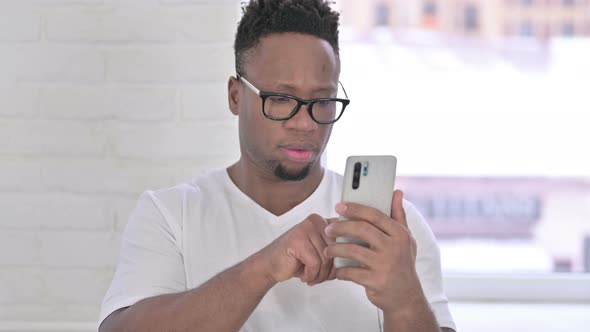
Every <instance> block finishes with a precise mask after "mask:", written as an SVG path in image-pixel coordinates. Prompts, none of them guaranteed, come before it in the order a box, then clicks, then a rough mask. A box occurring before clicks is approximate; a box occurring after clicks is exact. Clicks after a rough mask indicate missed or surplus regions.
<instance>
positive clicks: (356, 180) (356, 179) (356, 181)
mask: <svg viewBox="0 0 590 332" xmlns="http://www.w3.org/2000/svg"><path fill="white" fill-rule="evenodd" d="M361 168H362V165H361V163H355V164H354V172H353V176H352V189H358V187H359V185H360V180H361Z"/></svg>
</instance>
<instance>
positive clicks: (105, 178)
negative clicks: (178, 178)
mask: <svg viewBox="0 0 590 332" xmlns="http://www.w3.org/2000/svg"><path fill="white" fill-rule="evenodd" d="M174 171H175V170H174V168H173V167H172V166H164V165H158V164H150V163H146V162H145V161H123V160H102V159H88V160H50V161H46V162H45V163H43V167H42V169H41V180H42V184H43V186H44V187H45V188H48V189H49V190H54V191H62V192H70V193H89V194H99V193H100V194H113V195H114V194H119V195H127V196H129V195H131V196H132V197H136V196H137V195H139V194H140V193H141V192H143V191H145V190H147V189H156V188H162V187H168V186H170V185H173V184H174V182H173V181H172V177H173V174H174Z"/></svg>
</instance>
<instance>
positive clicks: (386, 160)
mask: <svg viewBox="0 0 590 332" xmlns="http://www.w3.org/2000/svg"><path fill="white" fill-rule="evenodd" d="M356 163H360V164H361V169H360V174H359V176H358V187H357V188H356V189H355V188H354V187H353V182H354V176H355V175H354V173H355V164H356ZM396 166H397V159H396V158H395V157H394V156H350V157H348V159H347V160H346V169H345V171H344V184H343V185H344V187H343V188H342V201H343V202H354V203H359V204H362V205H366V206H369V207H372V208H375V209H378V210H380V211H381V212H383V213H385V214H386V215H388V216H389V215H391V200H392V198H393V189H394V187H395V172H396ZM340 220H341V221H345V222H348V219H347V218H343V217H340ZM351 222H354V221H351ZM336 242H338V243H356V244H359V245H362V246H368V244H367V243H365V242H363V241H361V240H359V239H355V238H348V237H338V238H336ZM334 265H335V266H336V267H337V268H340V267H344V266H357V267H358V266H360V264H359V263H358V262H356V261H354V260H351V259H348V258H343V257H336V258H334Z"/></svg>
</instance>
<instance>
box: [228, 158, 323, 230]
mask: <svg viewBox="0 0 590 332" xmlns="http://www.w3.org/2000/svg"><path fill="white" fill-rule="evenodd" d="M222 173H223V175H222V176H223V182H224V184H225V186H226V187H227V188H228V190H230V192H231V193H232V194H233V195H235V197H238V198H239V199H241V200H243V201H244V202H246V203H247V204H249V205H251V208H252V210H253V211H255V212H256V213H258V214H260V216H261V217H263V218H265V219H266V220H269V221H272V222H276V223H277V224H278V225H279V226H280V225H283V224H285V223H284V222H288V221H291V220H293V219H294V218H297V217H300V218H301V217H302V215H303V217H305V216H307V215H308V214H309V211H311V206H312V204H313V202H314V201H315V200H316V197H318V196H320V195H322V193H323V192H325V191H326V187H327V186H328V183H327V182H328V170H327V169H325V168H324V174H323V176H322V180H321V181H320V184H319V185H318V187H317V188H316V189H315V190H314V192H313V193H312V194H311V195H309V197H307V198H306V199H305V200H304V201H303V202H301V203H299V204H298V205H297V206H295V207H293V208H292V209H291V210H289V211H287V212H285V213H283V214H282V215H280V216H277V215H274V214H273V213H271V212H270V211H268V210H267V209H265V208H264V207H262V206H261V205H260V204H258V203H257V202H256V201H254V200H253V199H252V198H250V196H248V195H246V194H245V193H244V192H243V191H242V190H241V189H240V188H238V186H237V185H236V184H235V183H234V182H233V180H232V179H231V178H230V176H229V173H228V172H227V169H223V170H222ZM298 221H301V220H298Z"/></svg>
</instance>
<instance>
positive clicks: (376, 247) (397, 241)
mask: <svg viewBox="0 0 590 332" xmlns="http://www.w3.org/2000/svg"><path fill="white" fill-rule="evenodd" d="M402 200H403V193H402V192H401V191H399V190H396V191H395V192H394V194H393V199H392V203H391V206H392V213H391V216H388V215H385V214H384V213H382V212H381V211H379V210H377V209H373V208H370V207H367V206H363V205H360V204H355V203H340V204H338V205H337V206H336V211H337V212H338V213H339V214H340V215H342V216H344V217H348V218H349V219H351V220H353V221H351V222H348V221H347V222H336V223H332V224H330V225H329V226H328V227H326V230H325V231H326V234H327V235H328V236H330V237H337V236H345V237H353V238H358V239H361V240H363V241H365V242H367V243H368V244H369V247H368V248H366V247H363V246H360V245H358V244H354V243H332V244H330V245H329V246H328V247H327V248H326V256H328V257H330V258H333V257H345V258H350V259H354V260H356V261H357V262H359V263H360V264H361V267H343V268H339V269H337V271H336V278H337V279H342V280H350V281H353V282H355V283H357V284H359V285H361V286H363V287H365V291H366V293H367V297H368V298H369V300H370V301H371V302H372V303H373V304H374V305H376V306H377V307H379V308H381V309H382V310H383V311H384V312H392V311H395V310H400V309H401V308H407V305H408V304H411V303H414V302H412V301H414V300H416V299H421V298H420V296H422V298H423V293H422V288H421V286H420V281H419V280H418V275H417V273H416V268H415V262H416V241H415V240H414V238H413V236H412V234H411V233H410V229H409V228H408V223H407V220H406V214H405V210H404V208H403V206H402Z"/></svg>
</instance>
